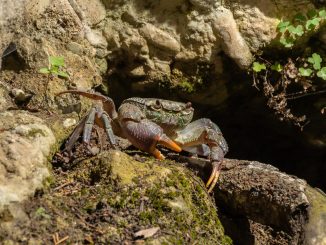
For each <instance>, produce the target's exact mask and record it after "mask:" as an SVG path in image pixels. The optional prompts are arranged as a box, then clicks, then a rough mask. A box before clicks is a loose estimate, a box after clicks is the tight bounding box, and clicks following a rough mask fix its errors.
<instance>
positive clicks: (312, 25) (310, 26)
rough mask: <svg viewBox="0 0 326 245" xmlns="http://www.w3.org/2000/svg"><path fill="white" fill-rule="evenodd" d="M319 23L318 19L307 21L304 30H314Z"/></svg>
mask: <svg viewBox="0 0 326 245" xmlns="http://www.w3.org/2000/svg"><path fill="white" fill-rule="evenodd" d="M320 21H321V19H320V18H314V19H312V20H308V21H307V22H306V29H307V30H309V31H311V30H313V29H315V28H316V26H318V25H319V22H320Z"/></svg>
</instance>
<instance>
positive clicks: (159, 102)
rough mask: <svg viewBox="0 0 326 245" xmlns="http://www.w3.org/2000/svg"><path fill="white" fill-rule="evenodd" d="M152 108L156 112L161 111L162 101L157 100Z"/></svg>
mask: <svg viewBox="0 0 326 245" xmlns="http://www.w3.org/2000/svg"><path fill="white" fill-rule="evenodd" d="M151 107H152V109H154V110H159V109H161V107H162V104H161V101H160V100H156V101H155V104H153V105H152V106H151Z"/></svg>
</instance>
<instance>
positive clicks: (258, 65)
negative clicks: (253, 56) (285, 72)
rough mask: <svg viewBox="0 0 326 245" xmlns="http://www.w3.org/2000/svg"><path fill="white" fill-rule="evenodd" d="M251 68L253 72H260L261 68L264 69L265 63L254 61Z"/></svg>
mask: <svg viewBox="0 0 326 245" xmlns="http://www.w3.org/2000/svg"><path fill="white" fill-rule="evenodd" d="M252 70H253V71H254V72H257V73H258V72H261V71H262V70H266V65H265V64H264V63H259V62H254V63H253V64H252Z"/></svg>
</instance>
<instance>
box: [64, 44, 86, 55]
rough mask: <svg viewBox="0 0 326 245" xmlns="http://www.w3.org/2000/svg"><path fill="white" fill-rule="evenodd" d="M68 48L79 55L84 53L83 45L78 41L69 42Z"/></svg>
mask: <svg viewBox="0 0 326 245" xmlns="http://www.w3.org/2000/svg"><path fill="white" fill-rule="evenodd" d="M67 49H68V50H70V51H71V52H73V53H74V54H77V55H82V54H83V47H82V46H81V45H80V44H79V43H76V42H70V43H68V44H67Z"/></svg>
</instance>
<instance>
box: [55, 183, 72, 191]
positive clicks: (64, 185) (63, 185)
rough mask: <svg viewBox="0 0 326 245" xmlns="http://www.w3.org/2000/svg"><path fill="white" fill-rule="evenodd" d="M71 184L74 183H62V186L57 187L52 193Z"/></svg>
mask: <svg viewBox="0 0 326 245" xmlns="http://www.w3.org/2000/svg"><path fill="white" fill-rule="evenodd" d="M72 183H74V181H69V182H66V183H63V184H62V185H59V186H57V187H56V188H54V189H53V190H54V191H57V190H60V189H61V188H63V187H66V186H67V185H71V184H72Z"/></svg>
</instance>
